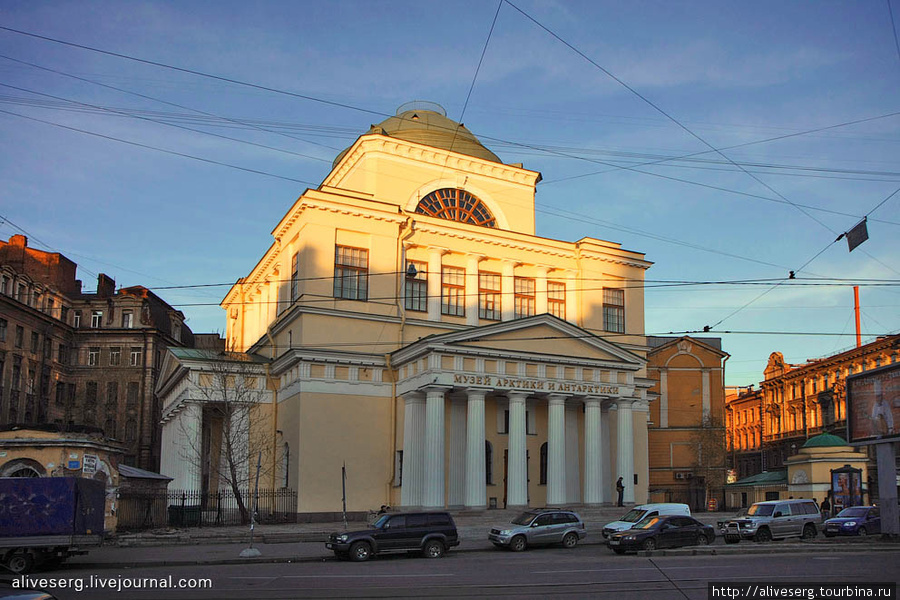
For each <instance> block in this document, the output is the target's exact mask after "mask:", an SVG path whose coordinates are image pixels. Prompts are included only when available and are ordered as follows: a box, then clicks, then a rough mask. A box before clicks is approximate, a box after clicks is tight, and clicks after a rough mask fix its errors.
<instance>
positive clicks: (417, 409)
mask: <svg viewBox="0 0 900 600" xmlns="http://www.w3.org/2000/svg"><path fill="white" fill-rule="evenodd" d="M403 402H404V416H403V481H402V483H401V488H400V504H401V505H402V506H403V507H404V508H419V507H421V506H422V503H423V500H424V497H423V486H424V477H425V398H424V397H423V396H422V393H421V392H409V393H407V394H404V395H403Z"/></svg>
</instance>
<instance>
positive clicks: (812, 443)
mask: <svg viewBox="0 0 900 600" xmlns="http://www.w3.org/2000/svg"><path fill="white" fill-rule="evenodd" d="M846 445H847V440H845V439H844V438H842V437H840V436H838V435H834V434H831V433H820V434H819V435H816V436H813V437H811V438H809V439H808V440H806V443H805V444H803V446H802V447H803V448H827V447H830V446H846Z"/></svg>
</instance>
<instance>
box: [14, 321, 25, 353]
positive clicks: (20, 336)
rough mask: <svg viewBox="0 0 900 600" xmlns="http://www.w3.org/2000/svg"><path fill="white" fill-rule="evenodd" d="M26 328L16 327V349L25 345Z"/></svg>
mask: <svg viewBox="0 0 900 600" xmlns="http://www.w3.org/2000/svg"><path fill="white" fill-rule="evenodd" d="M24 340H25V328H24V327H22V326H21V325H16V348H21V347H22V344H24V343H25V341H24Z"/></svg>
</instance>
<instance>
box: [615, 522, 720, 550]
mask: <svg viewBox="0 0 900 600" xmlns="http://www.w3.org/2000/svg"><path fill="white" fill-rule="evenodd" d="M714 541H716V530H715V529H714V528H713V527H712V526H711V525H704V524H703V523H701V522H700V521H698V520H697V519H694V518H693V517H685V516H669V517H650V518H647V519H644V520H643V521H641V522H640V523H638V524H637V525H635V526H634V527H632V528H631V529H626V530H625V531H620V532H618V533H613V534H612V535H610V536H609V538H608V539H607V540H606V545H607V546H609V548H610V549H611V550H612V551H613V552H615V553H616V554H625V553H626V552H629V551H631V552H636V551H638V550H647V551H650V550H656V549H657V548H681V547H682V546H695V545H701V546H705V545H707V544H712V543H713V542H714Z"/></svg>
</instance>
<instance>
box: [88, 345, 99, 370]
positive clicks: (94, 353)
mask: <svg viewBox="0 0 900 600" xmlns="http://www.w3.org/2000/svg"><path fill="white" fill-rule="evenodd" d="M98 364H100V348H98V347H97V346H92V347H90V348H88V366H89V367H96V366H97V365H98Z"/></svg>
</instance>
